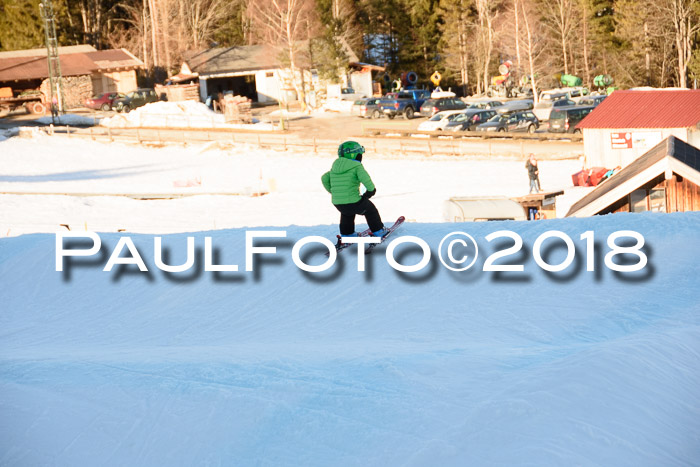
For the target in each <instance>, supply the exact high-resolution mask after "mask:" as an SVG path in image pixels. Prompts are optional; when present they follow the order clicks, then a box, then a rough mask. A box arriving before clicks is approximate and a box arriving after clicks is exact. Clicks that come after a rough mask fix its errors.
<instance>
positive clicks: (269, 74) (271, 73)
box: [265, 71, 275, 78]
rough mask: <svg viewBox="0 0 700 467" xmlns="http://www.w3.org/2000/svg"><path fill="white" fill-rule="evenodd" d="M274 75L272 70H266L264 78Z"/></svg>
mask: <svg viewBox="0 0 700 467" xmlns="http://www.w3.org/2000/svg"><path fill="white" fill-rule="evenodd" d="M274 76H275V74H274V73H273V72H272V71H268V72H266V73H265V78H272V77H274Z"/></svg>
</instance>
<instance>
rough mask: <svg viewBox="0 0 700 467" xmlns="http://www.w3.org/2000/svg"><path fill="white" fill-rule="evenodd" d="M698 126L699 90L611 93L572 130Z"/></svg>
mask: <svg viewBox="0 0 700 467" xmlns="http://www.w3.org/2000/svg"><path fill="white" fill-rule="evenodd" d="M699 122H700V90H697V89H666V90H664V89H650V90H629V91H615V92H613V93H612V94H610V95H609V96H608V97H607V98H606V99H605V100H603V102H601V103H600V104H599V105H598V107H596V108H595V110H594V111H593V112H591V113H589V114H588V115H587V116H586V118H584V119H583V120H582V121H581V122H580V123H579V124H578V125H576V128H582V129H583V128H615V129H626V128H689V127H694V126H696V125H697V124H698V123H699Z"/></svg>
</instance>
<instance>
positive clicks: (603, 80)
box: [593, 75, 615, 88]
mask: <svg viewBox="0 0 700 467" xmlns="http://www.w3.org/2000/svg"><path fill="white" fill-rule="evenodd" d="M614 82H615V80H614V79H613V77H612V76H610V75H598V76H596V77H595V78H593V85H594V86H596V87H598V88H605V87H608V86H610V85H611V84H613V83H614Z"/></svg>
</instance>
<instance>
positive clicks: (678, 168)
mask: <svg viewBox="0 0 700 467" xmlns="http://www.w3.org/2000/svg"><path fill="white" fill-rule="evenodd" d="M644 211H656V212H684V211H700V149H698V148H696V147H695V146H691V145H690V144H688V143H686V142H685V141H683V140H681V139H679V138H676V137H675V136H669V137H668V138H666V139H665V140H664V141H662V142H661V143H659V144H658V145H656V146H655V147H654V148H653V149H651V150H650V151H648V152H647V153H646V154H644V155H642V156H641V157H639V158H638V159H636V160H635V161H634V162H632V163H631V164H629V165H628V166H626V167H624V168H623V169H622V170H620V172H618V173H616V174H615V175H613V176H612V177H610V178H609V179H607V180H604V181H603V182H601V183H600V184H599V185H598V186H597V187H596V188H595V189H594V190H592V191H591V192H590V193H588V194H587V195H586V196H584V197H583V198H582V199H580V200H579V201H578V202H577V203H575V204H574V205H573V206H572V207H571V209H570V210H569V212H568V214H567V216H566V217H587V216H594V215H597V214H610V213H616V212H644Z"/></svg>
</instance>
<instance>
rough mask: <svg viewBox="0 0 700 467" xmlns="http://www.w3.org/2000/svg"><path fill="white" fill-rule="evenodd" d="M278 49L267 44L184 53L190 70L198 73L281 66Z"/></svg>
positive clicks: (233, 71) (267, 68) (264, 68)
mask: <svg viewBox="0 0 700 467" xmlns="http://www.w3.org/2000/svg"><path fill="white" fill-rule="evenodd" d="M279 55H280V51H279V50H276V49H274V48H273V47H270V46H268V45H246V46H238V47H217V48H214V49H208V50H203V51H198V52H190V53H188V54H186V57H185V61H186V62H187V65H188V66H189V67H190V70H192V71H193V72H197V73H199V74H200V75H209V74H216V73H236V72H241V71H256V70H269V69H275V68H281V64H280V61H279V59H278V57H279Z"/></svg>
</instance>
